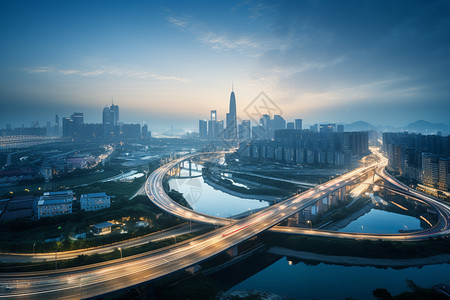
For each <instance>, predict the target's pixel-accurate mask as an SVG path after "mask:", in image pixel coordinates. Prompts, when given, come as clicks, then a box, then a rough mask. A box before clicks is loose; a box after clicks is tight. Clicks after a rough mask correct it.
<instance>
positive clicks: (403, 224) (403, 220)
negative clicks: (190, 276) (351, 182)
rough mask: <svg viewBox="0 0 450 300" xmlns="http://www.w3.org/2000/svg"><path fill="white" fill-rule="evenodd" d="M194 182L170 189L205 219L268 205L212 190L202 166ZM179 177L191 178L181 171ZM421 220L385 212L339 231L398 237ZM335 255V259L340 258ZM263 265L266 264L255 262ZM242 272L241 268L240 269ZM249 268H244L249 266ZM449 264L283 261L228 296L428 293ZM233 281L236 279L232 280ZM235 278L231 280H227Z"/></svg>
mask: <svg viewBox="0 0 450 300" xmlns="http://www.w3.org/2000/svg"><path fill="white" fill-rule="evenodd" d="M193 169H194V170H192V171H191V175H192V176H194V177H193V178H189V179H177V178H173V179H171V180H169V185H170V188H171V189H175V190H177V191H179V192H181V193H183V195H184V197H185V198H186V200H187V201H188V202H189V204H190V205H191V206H192V207H193V209H194V210H196V211H198V212H202V213H205V214H209V215H214V216H220V217H229V216H231V215H236V214H239V213H242V212H245V211H247V210H254V209H258V208H262V207H266V206H268V205H269V203H268V202H266V201H260V200H254V199H246V198H240V197H236V196H233V195H229V194H227V193H224V192H222V191H220V190H217V189H214V188H213V187H211V186H210V185H208V184H207V183H205V181H204V180H203V178H202V177H201V169H202V166H201V165H194V164H193ZM179 176H181V177H187V176H189V171H188V170H187V169H184V170H182V171H181V172H180V174H179ZM419 229H421V224H420V220H419V219H418V218H415V217H411V216H405V215H400V214H396V213H392V212H388V211H384V210H379V209H371V210H370V211H369V212H368V213H367V214H365V215H363V216H361V217H359V218H358V219H356V220H354V221H353V222H351V223H350V224H349V225H347V226H346V227H344V228H342V229H341V231H345V232H361V231H363V232H366V233H369V232H370V233H398V231H399V230H419ZM336 255H339V254H338V253H337V254H336ZM253 264H256V265H259V264H260V265H264V262H259V263H258V262H256V263H255V262H253ZM245 267H246V266H245V265H244V266H243V268H245ZM247 267H248V266H247ZM449 272H450V265H449V264H437V265H429V266H423V267H421V268H417V267H409V268H404V269H393V268H385V269H383V268H375V267H371V266H340V265H331V264H324V263H318V264H317V265H311V264H305V263H303V262H299V263H297V264H292V263H290V262H289V261H288V259H287V258H286V257H283V258H281V259H279V260H277V261H276V262H274V263H273V264H270V265H269V266H267V267H266V268H264V269H263V270H261V271H259V272H257V273H256V274H254V275H252V276H250V277H249V278H247V279H245V280H243V281H242V282H240V283H238V284H236V285H234V286H233V287H232V288H231V290H252V289H254V290H259V291H265V292H272V293H274V294H277V295H280V296H285V297H289V298H293V299H345V298H355V299H375V298H374V297H373V295H372V292H373V290H375V289H377V288H385V289H387V290H388V291H389V292H390V293H391V294H392V295H396V294H399V293H401V292H404V291H409V289H408V285H407V282H406V280H407V279H410V280H413V281H414V282H415V283H416V284H417V285H419V286H422V287H426V288H431V286H433V285H435V284H440V283H449V282H450V276H449V275H448V274H449ZM235 275H236V274H235ZM230 276H233V274H230Z"/></svg>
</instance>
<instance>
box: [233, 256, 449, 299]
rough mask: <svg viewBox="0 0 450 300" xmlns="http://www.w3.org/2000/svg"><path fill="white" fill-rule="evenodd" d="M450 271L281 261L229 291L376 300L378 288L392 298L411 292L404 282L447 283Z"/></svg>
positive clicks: (433, 267) (436, 267) (437, 267)
mask: <svg viewBox="0 0 450 300" xmlns="http://www.w3.org/2000/svg"><path fill="white" fill-rule="evenodd" d="M449 271H450V266H449V265H448V264H439V265H429V266H423V267H421V268H417V267H410V268H405V269H392V268H386V269H381V268H375V267H369V266H362V267H361V266H351V267H349V266H340V265H330V264H324V263H319V264H318V265H308V264H305V263H303V262H300V263H297V264H295V265H291V264H289V261H288V260H287V258H285V257H283V258H282V259H280V260H278V261H276V262H275V263H273V264H272V265H270V266H268V267H267V268H265V269H264V270H262V271H260V272H258V273H257V274H254V275H253V276H251V277H250V278H248V279H246V280H244V281H242V282H241V283H239V284H237V285H235V286H234V287H233V288H231V290H252V289H254V290H259V291H266V292H271V293H274V294H277V295H280V296H285V297H290V298H294V299H345V298H353V299H375V298H374V297H373V295H372V292H373V291H374V290H375V289H377V288H385V289H387V290H388V291H389V292H390V293H391V294H392V295H397V294H399V293H402V292H404V291H410V290H409V289H408V285H407V282H406V280H407V279H409V280H413V281H414V283H416V284H417V285H419V286H421V287H426V288H431V287H432V286H433V285H435V284H440V283H445V282H448V281H449V280H450V277H449V275H448V274H449Z"/></svg>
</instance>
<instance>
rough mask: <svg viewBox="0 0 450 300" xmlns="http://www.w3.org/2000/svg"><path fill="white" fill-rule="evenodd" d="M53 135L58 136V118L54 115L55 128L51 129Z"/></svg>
mask: <svg viewBox="0 0 450 300" xmlns="http://www.w3.org/2000/svg"><path fill="white" fill-rule="evenodd" d="M53 135H54V136H59V116H58V115H55V127H54V128H53Z"/></svg>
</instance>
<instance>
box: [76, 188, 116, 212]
mask: <svg viewBox="0 0 450 300" xmlns="http://www.w3.org/2000/svg"><path fill="white" fill-rule="evenodd" d="M80 204H81V209H82V210H85V211H95V210H100V209H104V208H108V207H110V206H111V197H110V196H107V195H106V193H104V192H103V193H93V194H83V195H81V197H80Z"/></svg>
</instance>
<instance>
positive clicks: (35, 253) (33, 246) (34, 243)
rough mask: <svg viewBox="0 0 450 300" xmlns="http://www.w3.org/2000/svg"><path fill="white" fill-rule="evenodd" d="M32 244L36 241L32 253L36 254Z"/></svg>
mask: <svg viewBox="0 0 450 300" xmlns="http://www.w3.org/2000/svg"><path fill="white" fill-rule="evenodd" d="M34 246H36V243H34V244H33V254H36V253H35V252H34Z"/></svg>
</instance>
